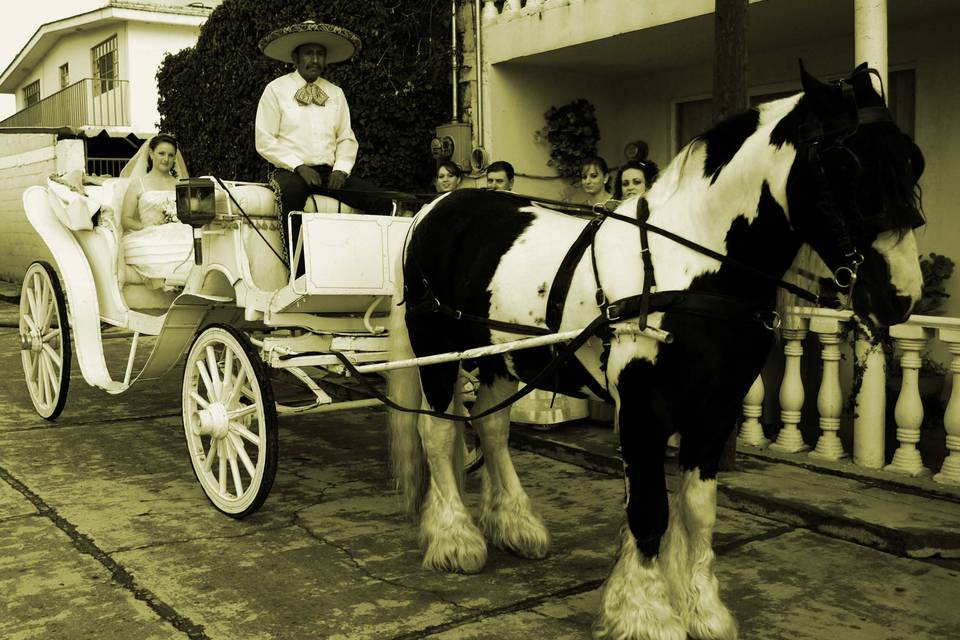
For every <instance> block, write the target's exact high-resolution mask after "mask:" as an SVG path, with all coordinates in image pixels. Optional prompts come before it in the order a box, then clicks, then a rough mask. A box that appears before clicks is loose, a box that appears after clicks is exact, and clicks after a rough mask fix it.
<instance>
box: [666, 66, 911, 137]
mask: <svg viewBox="0 0 960 640" xmlns="http://www.w3.org/2000/svg"><path fill="white" fill-rule="evenodd" d="M797 91H799V89H798V90H797ZM797 91H777V92H774V93H764V94H757V95H752V96H750V106H756V105H758V104H760V103H761V102H769V101H770V100H778V99H780V98H786V97H787V96H791V95H793V94H795V93H797ZM885 91H886V94H887V104H888V105H889V107H890V112H891V113H892V114H893V121H894V122H896V123H897V126H898V127H900V130H901V131H903V132H904V133H906V134H909V135H910V136H911V137H913V131H914V118H915V107H916V105H915V92H916V78H915V75H914V70H913V69H902V70H900V71H891V72H889V74H888V78H887V86H886V87H885ZM675 115H676V124H677V149H676V150H677V151H679V150H680V149H682V148H683V146H684V145H685V144H687V143H688V142H690V140H692V139H693V137H694V136H696V135H699V134H701V133H703V132H704V131H706V130H707V129H709V128H710V127H711V125H712V124H713V100H712V99H710V98H702V99H700V100H689V101H687V102H678V103H677V107H676V112H675Z"/></svg>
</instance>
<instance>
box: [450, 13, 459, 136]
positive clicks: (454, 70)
mask: <svg viewBox="0 0 960 640" xmlns="http://www.w3.org/2000/svg"><path fill="white" fill-rule="evenodd" d="M450 75H451V83H452V84H453V118H452V119H453V121H454V122H460V105H459V103H458V100H457V98H458V95H457V94H458V93H459V84H460V74H459V65H458V58H457V0H450Z"/></svg>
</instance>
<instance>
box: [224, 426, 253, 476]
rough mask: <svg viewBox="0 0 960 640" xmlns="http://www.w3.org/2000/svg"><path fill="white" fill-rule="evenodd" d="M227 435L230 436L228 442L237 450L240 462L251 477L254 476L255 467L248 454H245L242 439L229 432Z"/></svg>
mask: <svg viewBox="0 0 960 640" xmlns="http://www.w3.org/2000/svg"><path fill="white" fill-rule="evenodd" d="M227 437H229V438H230V442H231V443H232V445H233V450H234V451H236V452H237V457H238V458H240V462H242V463H243V466H244V468H245V469H246V470H247V473H248V474H250V477H251V478H253V477H255V476H256V475H257V467H256V466H255V465H254V464H253V461H252V460H250V456H248V455H247V450H246V449H245V448H244V446H243V440H241V439H240V438H239V436H237V435H236V434H233V433H231V434H229V435H228V436H227Z"/></svg>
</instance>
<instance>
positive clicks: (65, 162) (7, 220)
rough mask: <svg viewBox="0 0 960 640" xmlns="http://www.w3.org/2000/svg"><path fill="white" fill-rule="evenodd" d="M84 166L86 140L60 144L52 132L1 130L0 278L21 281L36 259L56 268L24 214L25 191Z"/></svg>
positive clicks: (65, 141) (63, 141)
mask: <svg viewBox="0 0 960 640" xmlns="http://www.w3.org/2000/svg"><path fill="white" fill-rule="evenodd" d="M82 167H83V141H82V140H62V141H60V142H57V137H56V135H54V134H52V133H3V131H2V130H0V279H2V280H6V281H8V282H20V281H21V280H22V279H23V274H24V272H25V271H26V269H27V267H28V266H29V265H30V263H31V262H33V261H34V260H46V261H49V262H50V263H51V264H54V266H56V263H55V262H54V261H53V257H52V256H51V255H50V251H49V250H48V249H47V246H46V244H44V242H43V240H42V239H41V238H40V236H38V235H37V232H36V231H34V229H33V227H32V226H31V225H30V223H29V222H28V221H27V218H26V215H25V214H24V212H23V192H24V190H25V189H26V188H27V187H30V186H33V185H42V184H44V183H45V182H46V179H47V177H48V176H49V175H50V174H51V173H54V172H64V171H68V170H70V169H75V168H82Z"/></svg>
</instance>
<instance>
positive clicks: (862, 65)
mask: <svg viewBox="0 0 960 640" xmlns="http://www.w3.org/2000/svg"><path fill="white" fill-rule="evenodd" d="M867 69H868V67H867V63H866V62H861V63H860V64H858V65H857V68H856V69H854V70H853V72H854V73H860V72H861V71H866V70H867Z"/></svg>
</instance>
